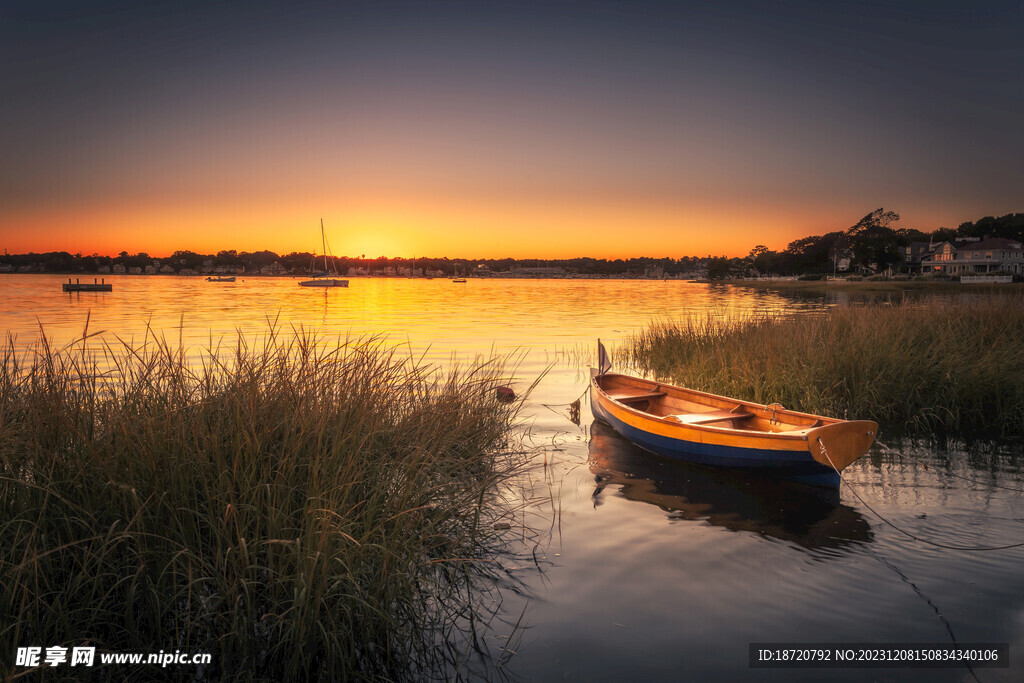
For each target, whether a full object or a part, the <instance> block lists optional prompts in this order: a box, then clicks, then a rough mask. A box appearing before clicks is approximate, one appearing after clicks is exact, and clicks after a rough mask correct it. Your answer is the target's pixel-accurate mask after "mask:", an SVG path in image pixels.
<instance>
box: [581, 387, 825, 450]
mask: <svg viewBox="0 0 1024 683" xmlns="http://www.w3.org/2000/svg"><path fill="white" fill-rule="evenodd" d="M596 381H597V383H598V386H600V387H601V389H603V390H604V392H605V393H606V394H607V395H608V397H609V398H610V399H612V400H614V401H618V402H619V403H621V404H623V405H625V406H627V407H629V408H631V409H633V410H637V411H640V412H643V413H647V414H648V415H652V416H654V417H658V418H661V419H663V420H665V421H666V422H675V423H679V424H685V425H700V426H704V427H714V428H719V429H739V430H745V431H756V432H772V433H787V434H793V435H801V434H806V433H807V432H808V431H810V430H811V429H814V428H815V427H820V426H822V425H823V424H826V421H825V420H823V419H822V418H819V417H816V416H813V415H804V414H802V413H795V412H792V411H788V410H786V409H784V408H783V407H782V406H780V405H778V404H774V405H768V406H763V405H759V404H756V403H747V402H745V401H737V400H734V399H729V398H725V397H723V396H715V395H713V394H706V393H704V392H701V391H694V390H692V389H684V388H681V387H674V386H664V385H661V384H658V383H657V382H654V381H650V380H642V379H638V378H635V377H626V376H624V375H615V374H606V375H602V376H600V377H597V378H596ZM834 421H835V420H829V421H828V422H834Z"/></svg>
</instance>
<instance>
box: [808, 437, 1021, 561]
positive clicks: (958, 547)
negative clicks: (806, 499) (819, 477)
mask: <svg viewBox="0 0 1024 683" xmlns="http://www.w3.org/2000/svg"><path fill="white" fill-rule="evenodd" d="M818 445H819V446H821V452H822V453H823V454H824V455H825V458H826V459H827V460H828V464H829V465H831V466H832V469H834V470H835V471H836V474H838V475H839V481H841V482H842V483H843V484H845V485H846V488H847V489H849V491H850V493H852V494H853V495H854V496H856V497H857V500H859V501H860V502H861V504H862V505H863V506H864V507H866V508H867V509H868V510H870V511H871V513H872V514H873V515H874V516H875V517H878V519H880V520H882V521H883V522H885V523H886V524H888V525H889V526H891V527H892V528H893V529H895V530H896V531H898V532H900V533H901V534H903V535H904V536H907V537H909V538H912V539H913V540H915V541H920V542H921V543H925V544H927V545H930V546H935V547H936V548H943V549H945V550H964V551H969V552H986V551H989V550H1009V549H1010V548H1020V547H1024V543H1010V544H1008V545H997V546H965V545H949V544H947V543H939V542H937V541H929V540H928V539H926V538H921V537H920V536H918V535H916V534H913V533H911V532H909V531H907V530H905V529H902V528H900V527H898V526H896V524H895V523H894V522H892V521H890V520H889V519H887V518H886V517H885V516H883V515H882V514H881V513H880V512H878V511H877V510H875V509H874V508H873V507H871V506H870V505H868V502H867V501H866V500H864V499H863V498H862V497H861V495H860V494H859V493H857V491H856V490H855V489H854V488H853V486H851V485H850V482H848V481H846V479H844V478H843V475H842V472H840V471H839V468H838V467H836V464H835V463H834V462H832V458H831V457H830V456H829V454H828V449H826V448H825V444H824V443H822V441H821V437H820V436H819V437H818Z"/></svg>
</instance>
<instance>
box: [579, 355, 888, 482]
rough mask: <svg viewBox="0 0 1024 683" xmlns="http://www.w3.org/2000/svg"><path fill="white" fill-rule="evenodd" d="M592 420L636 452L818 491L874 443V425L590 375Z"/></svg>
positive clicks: (633, 379) (615, 376)
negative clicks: (749, 471)
mask: <svg viewBox="0 0 1024 683" xmlns="http://www.w3.org/2000/svg"><path fill="white" fill-rule="evenodd" d="M590 399H591V402H590V404H591V409H592V410H593V412H594V417H596V418H598V419H600V420H603V421H604V422H607V423H608V424H609V425H611V427H612V428H613V429H614V430H615V431H617V432H618V433H620V434H622V435H623V436H624V437H626V438H627V439H629V440H630V441H632V442H633V443H635V444H637V445H638V446H640V447H641V448H644V449H646V450H648V451H652V452H654V453H657V454H658V455H663V456H667V457H672V458H681V459H683V460H689V461H691V462H699V463H704V464H708V465H721V466H725V467H744V468H756V469H760V470H763V471H765V472H769V473H772V474H777V475H780V476H784V477H786V478H789V479H796V480H799V481H804V482H807V483H811V484H818V485H822V486H831V487H838V486H839V473H840V472H841V471H842V470H843V468H845V467H846V466H847V465H849V464H850V463H851V462H853V461H854V460H856V459H857V458H859V457H860V456H862V455H864V453H865V452H866V451H867V450H868V448H870V447H871V444H872V443H874V440H875V434H876V433H877V432H878V424H877V423H875V422H871V421H869V420H856V421H847V420H838V419H835V418H830V417H822V416H820V415H810V414H808V413H798V412H796V411H793V410H786V409H784V408H783V407H782V406H780V405H778V404H774V405H767V406H766V405H761V404H758V403H749V402H747V401H740V400H737V399H734V398H726V397H724V396H716V395H715V394H708V393H705V392H702V391H695V390H693V389H684V388H683V387H677V386H673V385H670V384H665V383H663V382H655V381H653V380H646V379H640V378H638V377H630V376H628V375H619V374H614V373H609V372H605V373H601V372H600V371H599V370H597V369H596V368H591V371H590Z"/></svg>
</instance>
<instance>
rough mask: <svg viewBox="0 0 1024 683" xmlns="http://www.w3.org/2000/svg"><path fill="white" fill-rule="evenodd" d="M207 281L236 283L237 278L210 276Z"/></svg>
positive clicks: (232, 276)
mask: <svg viewBox="0 0 1024 683" xmlns="http://www.w3.org/2000/svg"><path fill="white" fill-rule="evenodd" d="M206 281H207V282H234V281H235V276H234V275H228V276H226V277H219V276H210V277H208V278H206Z"/></svg>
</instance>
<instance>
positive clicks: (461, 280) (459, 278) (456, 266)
mask: <svg viewBox="0 0 1024 683" xmlns="http://www.w3.org/2000/svg"><path fill="white" fill-rule="evenodd" d="M465 281H466V278H464V277H459V264H458V263H456V264H455V277H453V278H452V282H456V283H459V284H461V283H464V282H465Z"/></svg>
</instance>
